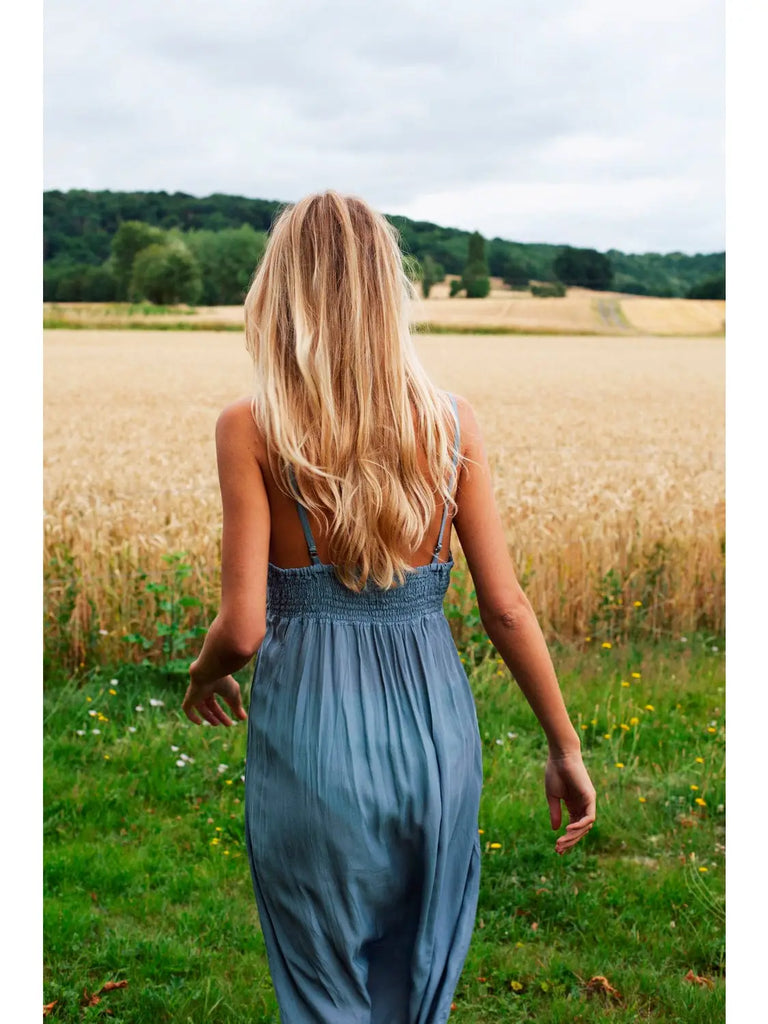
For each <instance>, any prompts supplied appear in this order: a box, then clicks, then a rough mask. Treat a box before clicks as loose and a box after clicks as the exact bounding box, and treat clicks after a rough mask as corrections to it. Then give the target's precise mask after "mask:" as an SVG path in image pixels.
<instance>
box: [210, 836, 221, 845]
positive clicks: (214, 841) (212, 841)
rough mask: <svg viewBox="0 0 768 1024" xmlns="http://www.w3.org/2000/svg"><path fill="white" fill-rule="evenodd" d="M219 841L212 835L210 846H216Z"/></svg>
mask: <svg viewBox="0 0 768 1024" xmlns="http://www.w3.org/2000/svg"><path fill="white" fill-rule="evenodd" d="M219 842H220V840H219V837H218V836H214V838H213V839H212V840H211V846H218V845H219Z"/></svg>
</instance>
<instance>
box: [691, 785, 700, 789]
mask: <svg viewBox="0 0 768 1024" xmlns="http://www.w3.org/2000/svg"><path fill="white" fill-rule="evenodd" d="M698 788H699V787H698V786H695V785H694V786H691V789H698Z"/></svg>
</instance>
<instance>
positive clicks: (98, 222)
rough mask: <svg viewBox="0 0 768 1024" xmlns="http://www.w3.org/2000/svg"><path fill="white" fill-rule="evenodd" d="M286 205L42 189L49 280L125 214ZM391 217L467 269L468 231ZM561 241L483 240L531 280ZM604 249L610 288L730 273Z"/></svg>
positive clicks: (184, 215) (92, 258) (205, 213)
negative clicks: (610, 270)
mask: <svg viewBox="0 0 768 1024" xmlns="http://www.w3.org/2000/svg"><path fill="white" fill-rule="evenodd" d="M284 205H286V204H285V203H282V202H279V201H276V200H269V199H246V198H245V197H243V196H229V195H220V194H215V195H211V196H207V197H205V198H202V199H201V198H197V197H195V196H190V195H186V194H185V193H183V192H175V193H173V194H169V193H167V192H109V191H103V192H88V191H84V190H80V189H72V190H70V191H68V192H59V191H50V192H45V193H44V194H43V246H44V248H43V259H44V270H45V279H46V280H47V281H54V280H57V279H60V278H61V277H62V275H67V274H69V275H70V276H71V275H72V274H76V273H77V272H79V271H82V270H83V269H87V268H93V267H101V266H102V265H103V264H105V263H106V261H107V260H108V258H109V256H110V242H111V239H112V236H113V235H114V233H115V232H116V230H117V228H118V226H119V225H120V223H121V222H122V221H125V220H139V221H143V222H145V223H147V224H151V225H154V226H156V227H160V228H163V229H170V228H175V229H178V230H181V231H198V230H205V231H220V230H222V229H225V228H239V227H241V226H242V225H243V224H248V225H250V226H251V227H252V228H254V229H255V230H256V231H264V232H266V231H268V230H269V228H270V225H271V224H272V221H273V218H274V216H275V214H276V212H277V211H278V210H280V209H281V208H282V207H283V206H284ZM387 217H388V219H389V220H390V221H391V222H392V223H393V224H394V225H395V226H396V227H397V228H398V230H399V231H400V234H401V238H402V245H403V248H404V250H405V251H406V252H408V253H410V254H411V255H413V256H415V257H417V258H418V259H419V260H423V259H424V257H425V256H427V255H430V256H431V257H432V258H433V259H434V260H435V261H436V262H437V263H439V264H441V265H442V267H443V269H444V270H445V272H446V273H447V274H460V273H461V272H462V270H463V269H464V265H465V263H466V260H467V244H468V239H469V236H470V234H471V232H469V231H462V230H460V229H458V228H448V227H441V226H440V225H438V224H432V223H430V222H428V221H414V220H410V219H409V218H408V217H401V216H397V215H389V214H388V215H387ZM562 248H563V246H560V245H548V244H528V243H523V242H513V241H509V240H506V239H502V238H492V239H488V240H487V241H486V259H487V262H488V267H489V270H490V273H491V275H493V276H494V277H503V276H504V275H505V268H506V267H507V266H508V265H509V263H510V262H515V263H518V264H520V263H522V264H524V265H525V266H526V268H527V269H528V270H529V272H530V277H531V278H532V279H535V280H539V281H550V280H554V278H555V275H554V273H553V271H552V264H553V262H554V260H555V258H556V257H557V255H558V254H559V253H560V251H561V250H562ZM605 255H607V256H608V258H609V259H610V261H611V265H612V267H613V271H614V277H613V283H612V285H611V289H612V290H613V291H617V292H625V293H626V292H630V293H635V294H639V295H657V296H666V297H681V296H685V295H687V294H688V292H689V290H690V289H691V288H694V287H698V286H701V285H703V284H705V283H706V282H708V281H709V280H711V279H713V278H718V277H721V276H723V275H724V274H725V253H723V252H720V253H709V254H696V255H695V256H688V255H685V254H683V253H679V252H673V253H665V254H660V253H643V254H629V253H623V252H620V251H619V250H617V249H610V250H609V251H608V252H607V253H606V254H605ZM50 297H53V296H50Z"/></svg>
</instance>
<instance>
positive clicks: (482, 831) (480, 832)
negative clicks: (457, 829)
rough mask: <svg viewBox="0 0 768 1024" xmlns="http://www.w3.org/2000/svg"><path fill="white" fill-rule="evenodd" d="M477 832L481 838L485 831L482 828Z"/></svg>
mask: <svg viewBox="0 0 768 1024" xmlns="http://www.w3.org/2000/svg"><path fill="white" fill-rule="evenodd" d="M477 831H478V833H479V835H481V836H484V835H485V829H484V828H479V829H478V830H477Z"/></svg>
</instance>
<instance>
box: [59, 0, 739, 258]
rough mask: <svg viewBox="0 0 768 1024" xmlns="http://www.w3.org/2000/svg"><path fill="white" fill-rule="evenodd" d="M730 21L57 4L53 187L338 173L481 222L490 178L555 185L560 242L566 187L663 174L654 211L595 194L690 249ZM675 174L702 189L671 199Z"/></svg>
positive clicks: (350, 183)
mask: <svg viewBox="0 0 768 1024" xmlns="http://www.w3.org/2000/svg"><path fill="white" fill-rule="evenodd" d="M720 20H722V2H721V0H705V2H696V3H694V2H691V0H678V2H677V3H676V4H675V5H674V6H672V5H669V4H667V5H665V4H663V3H662V2H661V0H646V2H645V4H644V5H643V7H642V9H637V10H630V9H627V8H624V7H622V10H621V12H620V16H619V15H618V14H617V10H616V5H615V4H613V5H611V4H610V3H608V0H582V2H581V3H579V4H574V3H572V2H568V0H553V2H551V3H548V4H547V5H546V7H542V6H541V5H533V4H530V3H509V2H506V3H505V2H503V0H498V2H491V0H482V2H478V3H476V4H475V5H474V7H473V8H471V9H470V8H469V7H468V6H467V5H465V4H459V3H458V2H456V0H450V2H446V3H444V4H442V5H441V6H440V7H439V8H429V9H426V8H424V6H423V5H421V4H417V3H415V2H405V0H399V2H392V3H389V4H376V5H367V4H353V3H341V2H338V0H336V2H328V3H324V4H322V5H321V4H317V3H312V2H309V0H306V2H300V0H283V2H282V3H281V4H280V5H274V4H271V5H266V4H262V5H259V4H254V3H249V4H246V3H239V2H235V0H220V2H219V3H218V4H216V5H211V4H210V3H205V4H203V3H201V2H200V0H188V2H187V3H184V4H179V3H173V2H166V3H164V4H157V3H156V4H149V3H148V2H147V0H136V2H134V3H133V4H130V5H129V4H127V3H120V4H110V5H109V6H106V5H103V4H94V3H93V2H87V0H66V2H64V0H48V2H47V3H46V11H45V23H46V29H45V31H46V40H45V42H46V46H45V63H46V85H45V130H46V172H45V176H46V187H64V188H66V187H77V186H86V187H104V188H131V189H134V188H146V189H161V188H165V189H168V190H173V189H176V188H179V189H182V190H184V191H189V192H192V193H194V194H207V193H210V192H212V191H221V192H239V193H245V194H249V195H256V196H271V197H279V198H283V199H294V198H297V197H298V196H299V195H300V194H303V193H305V192H307V191H310V190H313V189H315V188H324V187H331V186H332V187H339V188H343V189H345V190H347V191H354V192H356V193H357V194H360V195H364V196H366V197H367V198H370V199H371V201H372V202H376V203H377V204H378V205H379V206H380V208H383V209H386V210H388V211H391V212H394V210H393V209H392V208H393V207H394V206H397V205H400V206H408V205H409V204H413V203H416V204H417V205H418V203H419V202H421V201H422V197H426V196H428V195H431V194H437V193H440V194H445V195H448V194H451V195H454V196H455V208H453V209H451V210H450V211H449V212H448V214H447V215H448V216H449V221H448V222H449V223H451V224H454V225H456V226H464V225H463V224H462V218H464V219H466V217H467V216H469V214H468V213H467V212H466V209H467V208H468V202H469V200H467V204H465V202H464V200H463V199H462V196H469V194H470V193H471V192H472V190H473V189H476V188H477V187H478V186H482V185H483V183H487V185H488V188H489V189H491V190H492V189H493V188H495V187H496V186H498V185H499V183H502V184H504V183H506V185H508V186H509V188H510V190H512V191H511V192H510V194H512V192H513V191H514V189H515V188H517V187H519V186H525V187H526V188H527V187H529V186H531V187H533V186H536V185H538V186H540V194H539V198H538V200H537V199H536V194H535V192H534V191H530V192H529V191H526V196H527V197H528V198H527V205H528V208H529V210H530V216H531V217H532V218H538V220H537V221H535V224H536V223H538V224H539V225H540V232H539V240H546V237H545V236H547V235H549V234H551V233H552V232H555V233H556V234H557V235H558V240H559V241H562V240H563V237H564V232H565V229H566V228H567V227H568V225H569V224H570V223H571V222H572V221H574V222H575V221H576V220H579V218H578V217H577V216H576V214H574V217H572V218H571V217H569V213H568V210H562V211H558V212H557V213H556V214H552V213H550V211H549V210H548V209H547V205H546V204H547V196H548V195H551V194H552V193H551V190H550V191H549V192H548V191H547V190H548V188H549V187H550V186H555V185H557V186H563V187H565V186H567V187H568V188H571V187H573V188H574V189H575V190H576V191H574V192H573V195H574V202H578V198H577V195H578V188H581V189H582V191H583V195H584V197H586V199H587V200H589V201H590V202H591V199H590V196H591V192H590V189H591V188H592V186H594V185H595V184H599V183H605V185H606V186H609V185H611V184H615V183H620V182H628V183H631V182H638V183H639V184H638V188H641V187H644V186H642V182H643V181H646V180H648V179H650V178H654V179H657V178H658V179H659V180H667V181H668V182H669V187H668V189H667V199H666V200H665V199H664V189H663V187H662V188H660V189H657V188H656V186H654V189H653V190H652V195H653V202H654V203H655V207H654V208H653V209H648V210H645V211H644V221H641V222H640V223H639V224H638V219H637V217H633V216H632V215H631V214H632V211H631V209H629V208H626V209H625V208H624V206H622V208H621V209H618V208H616V207H614V208H613V209H611V208H609V207H606V208H605V209H604V210H603V211H601V210H600V209H592V210H591V214H590V215H591V217H592V219H593V224H594V235H595V237H600V238H609V241H608V242H607V245H606V246H604V247H607V246H610V245H615V246H616V247H618V248H622V247H626V245H627V242H625V241H624V239H625V238H630V237H633V238H638V237H640V236H643V237H647V238H648V239H654V240H655V241H656V242H657V243H658V245H657V247H661V248H668V249H675V248H682V249H684V250H689V249H690V248H691V245H692V244H693V241H694V239H696V240H697V244H698V240H699V239H700V238H701V232H702V230H703V227H702V226H703V225H708V226H711V227H709V228H708V230H711V232H712V237H711V241H710V243H709V245H708V246H705V248H721V247H722V211H721V207H722V162H723V157H722V130H723V129H722V122H723V105H724V103H723V96H722V92H723V70H722V68H723V53H722V39H721V35H720V30H719V21H720ZM680 178H686V179H688V180H690V182H691V190H690V191H691V195H692V196H694V197H696V198H695V199H694V200H692V201H691V203H690V205H688V206H687V207H686V208H685V209H680V210H679V211H678V212H677V213H676V214H675V215H674V216H670V206H672V207H673V208H674V207H675V203H678V205H679V199H678V198H677V197H678V191H679V190H678V186H677V185H675V184H674V182H676V181H678V180H679V179H680ZM83 179H87V180H83ZM472 194H474V193H472ZM607 194H609V193H607ZM610 194H618V193H615V190H614V193H610ZM622 195H623V193H622ZM649 195H650V193H649ZM622 202H623V200H622ZM697 204H698V205H697ZM625 205H626V204H625ZM630 205H631V204H630ZM500 217H501V215H500ZM427 219H429V218H427ZM579 222H580V220H579ZM643 223H645V225H646V227H645V229H643ZM535 224H534V227H533V228H532V230H534V229H535ZM657 226H658V227H657ZM568 230H572V228H568ZM493 233H497V234H504V228H503V224H502V221H501V219H500V222H499V227H498V229H496V230H494V231H493ZM673 233H674V234H673ZM565 237H567V232H566V235H565ZM664 239H666V242H664Z"/></svg>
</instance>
